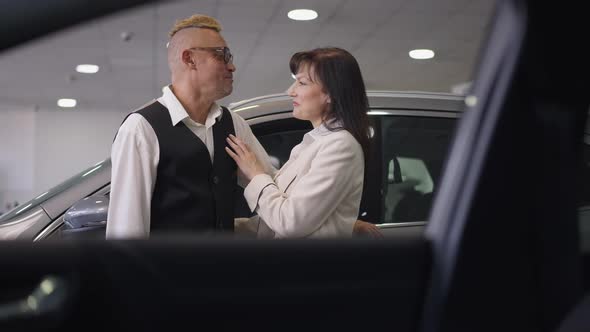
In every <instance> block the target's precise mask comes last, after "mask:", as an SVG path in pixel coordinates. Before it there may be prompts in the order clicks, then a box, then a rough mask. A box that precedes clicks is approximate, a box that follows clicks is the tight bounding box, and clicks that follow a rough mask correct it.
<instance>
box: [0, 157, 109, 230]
mask: <svg viewBox="0 0 590 332" xmlns="http://www.w3.org/2000/svg"><path fill="white" fill-rule="evenodd" d="M110 166H111V159H110V158H109V159H106V160H103V161H101V162H98V163H96V164H94V165H92V166H90V167H88V168H87V169H85V170H83V171H82V172H80V173H78V174H76V175H74V176H72V177H71V178H69V179H67V180H65V181H64V182H62V183H60V184H58V185H57V186H55V187H53V188H51V189H49V190H47V191H45V192H43V193H41V194H40V195H37V196H36V197H35V198H33V199H32V200H30V201H28V202H26V203H24V204H21V205H19V206H17V207H15V208H13V209H12V210H9V211H8V212H6V213H5V214H3V215H2V216H0V225H1V224H3V223H5V222H6V221H8V220H12V218H14V217H16V216H18V215H19V214H23V213H25V212H27V211H29V210H31V209H34V208H35V207H37V206H39V204H42V203H43V202H45V201H47V200H49V199H50V198H52V197H54V196H56V195H57V194H59V193H61V192H63V191H65V190H67V189H69V188H71V187H73V186H75V185H77V184H78V183H80V182H81V181H84V180H87V179H88V178H89V177H92V176H93V175H94V174H96V171H98V170H99V169H101V168H103V167H110Z"/></svg>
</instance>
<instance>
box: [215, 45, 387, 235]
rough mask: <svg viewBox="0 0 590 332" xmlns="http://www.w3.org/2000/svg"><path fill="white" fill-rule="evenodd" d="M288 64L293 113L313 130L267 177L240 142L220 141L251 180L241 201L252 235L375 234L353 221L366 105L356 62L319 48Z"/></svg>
mask: <svg viewBox="0 0 590 332" xmlns="http://www.w3.org/2000/svg"><path fill="white" fill-rule="evenodd" d="M289 66H290V68H291V72H292V73H293V74H294V75H295V82H294V83H293V85H291V87H290V88H289V89H288V90H287V93H288V94H289V96H291V98H293V116H294V117H295V118H297V119H301V120H307V121H310V122H311V124H312V125H313V128H314V129H313V130H312V131H310V132H309V133H307V134H305V136H304V137H303V141H302V142H301V143H300V144H299V145H297V146H295V147H294V148H293V150H292V151H291V156H290V158H289V160H288V161H287V162H286V163H285V165H283V167H282V168H281V169H280V170H279V171H278V172H277V173H276V174H275V176H274V178H273V177H271V176H270V175H268V174H265V173H264V167H262V164H261V163H260V162H259V161H258V160H257V159H256V156H255V155H254V153H252V152H251V151H250V148H249V147H248V145H247V144H245V143H244V142H243V141H242V140H240V139H239V138H237V137H235V136H233V135H230V137H229V138H228V139H227V141H228V144H229V146H230V147H231V149H230V148H228V147H226V151H227V153H228V154H229V155H230V156H231V157H232V158H233V159H234V160H235V161H236V163H237V165H238V167H239V168H240V170H241V171H242V173H244V175H245V176H246V178H247V179H249V180H250V182H249V184H248V185H247V187H246V188H245V190H244V196H245V198H246V201H247V202H248V205H249V206H250V208H251V210H252V211H256V212H257V214H258V216H259V217H260V218H261V219H262V220H263V221H264V223H260V225H259V229H258V230H259V234H261V233H266V234H270V235H272V236H274V237H276V238H286V237H314V238H315V237H332V236H344V237H346V236H352V234H353V233H354V232H363V233H374V234H377V233H378V230H377V228H376V227H375V226H374V225H372V224H369V223H365V222H362V221H357V216H358V212H359V207H360V202H361V196H362V190H363V179H364V167H365V160H366V158H367V156H368V150H369V125H368V118H367V111H368V107H369V105H368V100H367V95H366V91H365V84H364V82H363V77H362V75H361V71H360V68H359V65H358V63H357V61H356V59H355V58H354V57H353V56H352V55H351V54H350V53H349V52H347V51H346V50H343V49H340V48H318V49H314V50H311V51H307V52H299V53H295V54H294V55H293V56H292V58H291V61H290V63H289ZM263 224H264V225H265V226H263ZM262 236H264V235H262Z"/></svg>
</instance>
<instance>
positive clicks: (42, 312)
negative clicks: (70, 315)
mask: <svg viewBox="0 0 590 332" xmlns="http://www.w3.org/2000/svg"><path fill="white" fill-rule="evenodd" d="M71 291H72V289H71V287H69V284H68V282H67V280H66V279H65V278H63V277H59V276H54V275H48V276H46V277H44V278H43V279H42V280H41V282H39V285H37V287H35V289H34V290H33V291H32V292H31V293H30V294H29V295H28V296H26V297H25V298H23V299H20V300H16V301H12V302H9V303H5V304H0V323H3V322H7V321H12V320H15V319H28V318H36V317H41V316H46V315H52V314H55V313H58V312H60V311H62V310H64V309H65V306H66V303H67V300H68V298H69V296H70V293H71Z"/></svg>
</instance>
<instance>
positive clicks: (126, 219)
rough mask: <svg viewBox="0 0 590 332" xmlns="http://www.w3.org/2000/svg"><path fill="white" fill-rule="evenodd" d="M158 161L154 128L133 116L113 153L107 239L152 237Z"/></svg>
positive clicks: (136, 115) (137, 116)
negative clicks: (150, 235)
mask: <svg viewBox="0 0 590 332" xmlns="http://www.w3.org/2000/svg"><path fill="white" fill-rule="evenodd" d="M154 140H155V141H154ZM158 158H159V147H158V144H157V138H156V136H155V133H154V131H153V129H152V127H151V126H150V125H149V124H148V123H147V121H146V120H145V119H144V118H143V117H142V116H141V115H139V114H132V115H130V116H129V117H128V118H127V120H125V122H124V123H123V124H122V125H121V128H119V132H118V133H117V137H116V139H115V141H114V142H113V146H112V150H111V162H112V170H111V194H110V204H109V213H108V218H107V229H106V237H107V239H116V238H148V237H149V231H150V208H151V199H152V191H153V187H154V183H155V179H156V169H157V163H158Z"/></svg>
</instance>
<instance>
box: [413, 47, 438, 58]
mask: <svg viewBox="0 0 590 332" xmlns="http://www.w3.org/2000/svg"><path fill="white" fill-rule="evenodd" d="M409 54H410V58H412V59H418V60H424V59H432V58H434V52H433V51H432V50H428V49H418V50H411V51H410V53H409Z"/></svg>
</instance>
